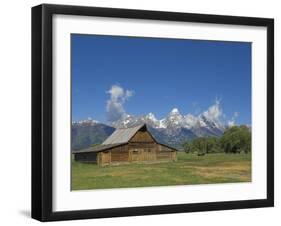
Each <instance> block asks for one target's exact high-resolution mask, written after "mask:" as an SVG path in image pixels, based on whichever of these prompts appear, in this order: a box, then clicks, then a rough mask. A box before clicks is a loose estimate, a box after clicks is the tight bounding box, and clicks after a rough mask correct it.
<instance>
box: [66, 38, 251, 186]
mask: <svg viewBox="0 0 281 226" xmlns="http://www.w3.org/2000/svg"><path fill="white" fill-rule="evenodd" d="M70 38H71V150H70V151H71V163H70V164H71V190H72V191H75V190H91V189H116V188H138V187H153V186H180V185H190V186H192V185H200V186H204V185H206V184H219V183H251V181H252V173H251V171H252V148H251V146H252V142H251V140H252V139H251V123H252V102H251V100H252V96H251V93H252V55H251V54H252V43H251V42H238V41H214V40H193V39H176V38H155V37H134V36H113V35H96V34H79V33H72V34H71V37H70Z"/></svg>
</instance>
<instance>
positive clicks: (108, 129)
mask: <svg viewBox="0 0 281 226" xmlns="http://www.w3.org/2000/svg"><path fill="white" fill-rule="evenodd" d="M142 123H146V124H147V126H148V129H149V131H150V132H151V134H152V135H153V136H154V137H155V138H156V139H157V140H158V141H159V142H161V143H164V144H167V145H171V146H174V147H176V148H181V144H182V142H183V141H186V140H190V139H193V138H196V137H204V136H216V137H219V136H221V135H222V134H223V132H224V130H225V129H226V128H227V127H228V126H227V125H225V124H223V123H222V122H221V121H220V120H219V117H217V116H216V117H214V116H213V114H210V112H209V111H205V112H203V113H201V114H200V115H198V116H194V115H192V114H187V115H182V114H181V113H180V112H179V110H178V109H177V108H174V109H172V111H171V112H170V113H169V114H168V115H167V117H165V118H163V119H160V120H158V119H157V118H156V117H155V115H154V114H153V113H149V114H147V115H144V116H133V115H129V114H126V115H124V116H123V117H122V118H121V119H119V120H117V121H115V122H113V123H111V125H106V124H103V123H100V122H98V121H96V120H93V119H87V120H82V121H76V122H73V123H72V149H74V150H77V149H82V148H86V147H89V146H90V145H92V144H100V143H102V142H103V141H104V140H105V139H106V138H107V137H108V136H110V135H111V134H112V133H113V132H114V130H115V129H116V128H128V127H132V126H137V125H139V124H142Z"/></svg>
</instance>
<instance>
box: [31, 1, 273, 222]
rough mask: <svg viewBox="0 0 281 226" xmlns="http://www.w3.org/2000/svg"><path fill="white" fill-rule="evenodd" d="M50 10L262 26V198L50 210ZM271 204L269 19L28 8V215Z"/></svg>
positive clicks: (65, 216)
mask: <svg viewBox="0 0 281 226" xmlns="http://www.w3.org/2000/svg"><path fill="white" fill-rule="evenodd" d="M55 14H64V15H82V16H98V17H113V18H128V19H129V18H134V19H148V20H162V21H182V22H196V23H212V24H228V25H229V24H233V25H247V26H262V27H266V28H267V198H266V199H257V200H246V201H245V200H241V201H225V202H209V203H195V204H170V205H160V206H142V207H128V208H109V209H93V210H73V211H63V212H54V211H53V210H52V198H53V196H52V123H53V121H52V110H53V107H52V106H53V102H52V98H53V96H52V86H53V85H52V18H53V15H55ZM271 206H274V20H273V19H268V18H253V17H237V16H221V15H220V16H219V15H205V14H191V13H176V12H161V11H144V10H132V9H117V8H98V7H83V6H66V5H50V4H43V5H39V6H35V7H33V8H32V218H34V219H37V220H40V221H57V220H73V219H86V218H106V217H122V216H136V215H150V214H168V213H181V212H195V211H210V210H228V209H243V208H257V207H271Z"/></svg>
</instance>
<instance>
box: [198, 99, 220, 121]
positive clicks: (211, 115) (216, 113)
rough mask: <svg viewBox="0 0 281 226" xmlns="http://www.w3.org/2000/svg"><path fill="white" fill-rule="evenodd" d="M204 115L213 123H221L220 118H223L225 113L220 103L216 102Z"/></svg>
mask: <svg viewBox="0 0 281 226" xmlns="http://www.w3.org/2000/svg"><path fill="white" fill-rule="evenodd" d="M203 115H204V116H205V117H206V118H207V119H209V120H211V121H217V122H219V121H220V117H221V116H223V111H222V108H221V106H220V101H219V100H215V104H213V105H211V106H210V107H209V108H208V110H207V111H205V112H203Z"/></svg>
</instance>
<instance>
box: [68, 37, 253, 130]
mask: <svg viewBox="0 0 281 226" xmlns="http://www.w3.org/2000/svg"><path fill="white" fill-rule="evenodd" d="M71 51H72V66H71V67H72V120H73V121H76V120H81V119H86V118H88V117H91V118H93V119H96V120H98V121H101V122H104V123H107V122H108V120H109V118H108V117H109V116H108V110H109V109H108V108H107V107H108V106H107V105H108V102H109V101H112V98H114V97H112V92H111V91H112V87H120V88H121V89H122V92H123V93H122V94H121V96H119V98H120V99H119V104H121V108H122V109H123V110H124V111H126V113H129V114H132V115H144V114H147V113H149V112H153V113H154V114H155V116H156V117H157V118H158V119H159V118H163V117H165V116H166V115H167V114H168V113H169V112H170V111H171V110H172V109H173V108H178V109H179V110H180V112H181V113H182V114H187V113H191V114H194V115H198V114H199V113H201V112H203V111H205V110H207V109H208V108H209V107H210V106H211V105H213V104H214V102H215V100H216V99H219V100H220V106H221V108H222V110H223V113H224V119H223V120H230V119H231V118H232V117H233V115H234V114H236V115H237V113H239V116H238V117H237V119H236V122H237V123H238V124H251V43H242V42H222V41H202V40H179V39H157V38H141V37H140V38H138V37H117V36H101V35H78V34H72V35H71ZM110 90H111V91H110ZM119 91H120V90H119ZM126 91H127V93H126ZM122 95H123V96H122ZM110 98H111V99H110ZM119 107H120V106H119ZM111 110H112V109H111Z"/></svg>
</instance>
